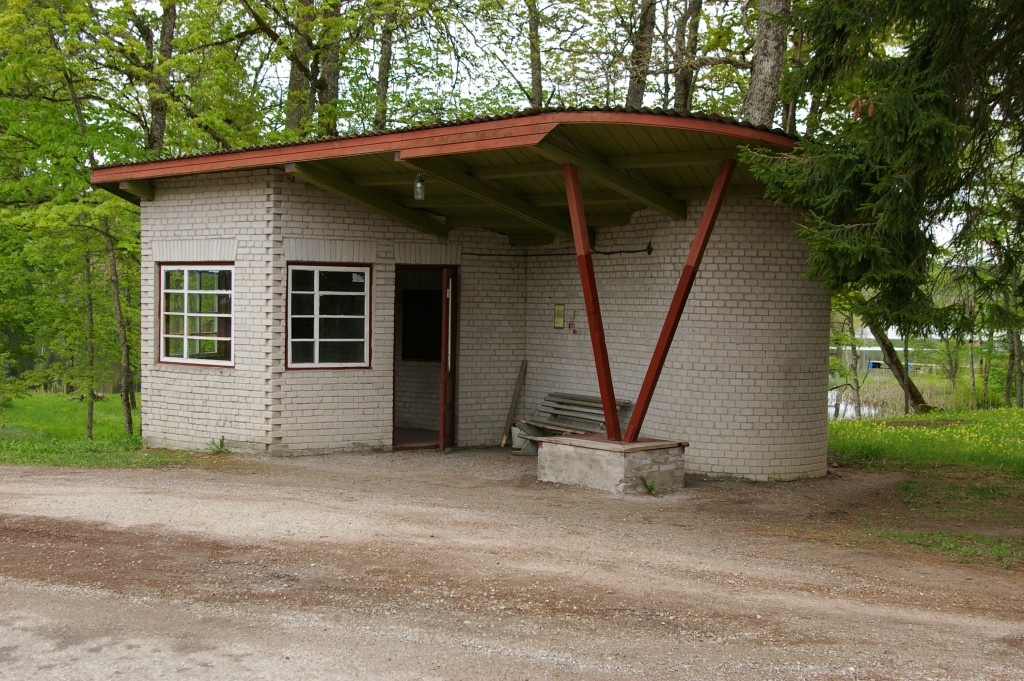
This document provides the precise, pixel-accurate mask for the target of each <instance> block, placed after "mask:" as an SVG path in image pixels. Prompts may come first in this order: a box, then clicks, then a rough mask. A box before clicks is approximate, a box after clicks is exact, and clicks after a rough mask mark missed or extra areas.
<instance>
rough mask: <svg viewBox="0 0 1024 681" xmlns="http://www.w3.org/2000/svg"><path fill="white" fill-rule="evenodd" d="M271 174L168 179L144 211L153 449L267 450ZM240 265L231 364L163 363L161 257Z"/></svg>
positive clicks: (145, 356)
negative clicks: (220, 444) (218, 444)
mask: <svg viewBox="0 0 1024 681" xmlns="http://www.w3.org/2000/svg"><path fill="white" fill-rule="evenodd" d="M270 180H271V178H270V175H269V174H268V173H266V172H263V171H254V172H240V173H233V174H231V175H224V176H218V177H217V180H216V182H209V181H202V180H200V181H197V180H195V179H191V178H185V179H177V180H164V181H160V182H159V183H158V185H157V192H156V197H155V199H154V200H153V201H151V202H144V204H143V210H142V263H143V266H142V298H141V303H142V354H141V360H142V424H143V435H144V437H145V439H146V442H147V443H148V444H149V445H150V446H158V447H183V448H197V449H202V448H205V447H207V446H208V445H209V444H210V443H211V442H212V441H219V439H220V438H221V437H223V438H224V440H225V443H226V445H227V446H228V447H229V448H231V449H233V450H248V451H261V452H262V451H267V449H268V448H269V446H270V444H271V434H270V430H271V429H270V411H269V408H270V403H271V392H272V383H271V374H272V366H273V361H274V360H273V358H272V353H271V337H272V334H273V328H272V324H271V319H270V316H269V315H268V314H267V310H268V309H269V307H270V305H271V302H272V300H273V294H272V289H273V281H272V277H271V268H270V266H271V247H270V244H271V236H272V221H271V219H270V211H269V208H270V205H271V201H272V186H271V182H270ZM202 262H220V263H224V262H233V263H234V266H235V270H234V295H233V306H234V335H235V346H234V356H235V364H234V366H233V367H213V366H193V365H185V364H171V363H160V362H158V361H157V360H158V357H159V353H158V350H159V348H158V342H159V341H158V338H157V333H158V331H157V328H156V314H157V310H158V309H159V308H158V303H159V301H158V295H159V294H158V286H157V284H158V281H157V265H158V264H159V263H202Z"/></svg>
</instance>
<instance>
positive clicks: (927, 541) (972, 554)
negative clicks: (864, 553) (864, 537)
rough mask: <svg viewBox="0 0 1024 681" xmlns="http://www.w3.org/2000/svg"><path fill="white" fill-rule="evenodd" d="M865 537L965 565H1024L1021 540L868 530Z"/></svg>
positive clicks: (1013, 566)
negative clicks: (920, 549)
mask: <svg viewBox="0 0 1024 681" xmlns="http://www.w3.org/2000/svg"><path fill="white" fill-rule="evenodd" d="M867 534H868V535H869V536H872V537H877V538H879V539H885V540H889V541H896V542H899V543H902V544H910V545H911V546H917V547H920V548H923V549H927V550H930V551H938V552H940V553H944V554H947V555H951V556H955V557H956V558H957V559H958V560H961V561H964V562H973V561H975V560H981V561H992V562H996V563H999V564H1000V565H1002V566H1003V567H1005V568H1016V567H1020V566H1022V565H1024V537H1007V536H992V535H986V534H980V533H977V532H944V531H940V532H923V531H908V530H871V531H868V532H867Z"/></svg>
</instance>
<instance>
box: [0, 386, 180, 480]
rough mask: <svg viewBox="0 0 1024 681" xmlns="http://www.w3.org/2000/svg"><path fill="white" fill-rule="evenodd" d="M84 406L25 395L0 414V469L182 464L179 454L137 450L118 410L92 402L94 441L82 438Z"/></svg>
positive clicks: (105, 402)
mask: <svg viewBox="0 0 1024 681" xmlns="http://www.w3.org/2000/svg"><path fill="white" fill-rule="evenodd" d="M84 411H85V405H84V403H83V402H82V401H79V400H75V399H72V398H71V397H69V396H67V395H59V394H48V393H39V392H36V393H30V394H28V395H26V396H23V397H19V398H18V399H15V400H14V402H13V403H12V404H11V406H10V408H8V409H7V410H5V411H3V412H2V413H0V464H4V465H25V466H74V467H88V468H139V467H145V468H151V467H155V466H165V465H168V464H176V463H183V462H185V461H186V460H187V455H185V454H183V453H181V452H164V451H160V452H154V451H140V450H139V446H140V442H139V439H138V438H137V437H133V436H125V435H124V434H123V433H122V432H121V430H120V422H119V421H120V405H119V404H118V403H117V401H116V400H112V399H105V400H100V401H99V402H97V403H96V437H95V439H93V440H88V439H86V438H85V437H84V434H83V428H82V425H81V424H82V422H83V414H84Z"/></svg>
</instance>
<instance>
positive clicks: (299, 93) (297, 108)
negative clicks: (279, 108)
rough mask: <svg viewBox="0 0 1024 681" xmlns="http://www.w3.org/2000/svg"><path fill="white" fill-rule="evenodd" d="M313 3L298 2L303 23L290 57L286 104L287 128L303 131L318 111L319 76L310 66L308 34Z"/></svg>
mask: <svg viewBox="0 0 1024 681" xmlns="http://www.w3.org/2000/svg"><path fill="white" fill-rule="evenodd" d="M312 8H313V0H299V2H298V8H297V9H298V13H299V16H300V17H302V18H303V19H305V20H303V19H300V20H299V21H298V22H297V23H298V25H297V26H296V27H295V29H294V33H293V35H292V40H293V41H294V47H293V49H292V50H291V53H290V54H289V55H288V62H289V69H288V96H287V99H286V100H285V104H284V114H285V128H287V129H288V130H294V131H301V130H302V128H303V125H305V123H306V122H307V121H309V120H310V119H312V117H313V112H314V111H315V110H316V87H317V82H316V81H317V80H318V79H319V76H318V74H317V73H315V72H314V70H313V69H312V68H310V66H311V62H310V57H311V55H312V52H313V46H312V44H311V43H310V38H309V34H308V33H307V31H308V29H309V24H310V20H309V17H310V14H311V12H312V11H313V10H312Z"/></svg>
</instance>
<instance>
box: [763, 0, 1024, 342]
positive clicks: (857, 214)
mask: <svg viewBox="0 0 1024 681" xmlns="http://www.w3.org/2000/svg"><path fill="white" fill-rule="evenodd" d="M1010 5H1013V6H1015V8H1011V7H1010ZM795 16H796V19H797V23H798V26H799V28H800V29H801V30H802V31H803V32H804V34H805V36H806V39H807V41H808V44H809V45H810V47H811V48H812V49H811V56H810V59H809V60H808V61H807V63H806V64H804V65H803V66H802V67H800V68H799V69H797V70H796V71H795V72H794V73H793V74H792V78H791V79H790V81H789V88H790V91H789V93H788V94H789V96H791V97H794V98H797V97H803V96H804V95H805V94H810V95H811V97H812V99H813V100H814V102H815V105H816V109H817V113H816V117H815V118H813V119H812V120H811V121H810V129H809V131H808V135H807V137H806V138H805V139H803V140H801V142H800V143H799V144H798V146H797V150H796V152H795V153H793V154H784V155H780V156H770V155H766V154H755V153H750V154H748V155H747V159H748V160H749V161H751V162H752V163H753V165H754V167H755V172H756V174H757V175H758V177H759V178H760V179H762V180H763V181H764V182H765V183H766V185H767V187H768V192H769V195H770V196H771V197H772V198H775V199H778V200H783V201H786V202H788V203H790V204H792V205H794V206H795V207H797V208H799V209H800V210H801V211H803V212H804V213H805V214H806V218H805V220H804V221H803V224H802V228H801V234H802V236H803V237H804V238H805V239H806V240H807V241H808V242H809V243H810V244H811V274H812V276H814V277H816V278H820V279H821V280H823V281H824V282H826V284H827V285H828V286H829V287H830V288H831V289H832V290H833V291H844V290H856V291H863V292H866V293H867V296H866V302H867V306H866V307H865V309H864V310H862V313H864V314H868V315H871V316H874V317H876V318H880V319H885V320H886V321H887V323H888V324H891V325H896V326H899V327H901V328H903V329H904V330H910V329H914V328H922V327H923V326H927V325H929V324H930V323H932V320H931V318H930V316H929V315H927V314H922V312H923V311H926V310H927V308H928V302H929V299H928V296H927V295H926V293H925V292H924V291H923V289H922V286H923V285H924V283H925V282H926V280H927V277H928V275H929V273H930V272H931V258H932V257H933V256H934V255H935V253H936V250H935V245H934V239H933V229H934V227H935V225H937V224H938V223H939V222H941V221H942V220H944V219H948V218H949V217H950V216H952V215H955V214H957V213H958V212H961V211H962V210H963V207H964V199H965V192H967V191H968V190H969V189H970V188H971V187H972V186H973V183H975V182H977V181H978V179H979V178H984V177H986V176H987V175H988V171H989V168H991V167H993V166H995V167H998V166H999V165H1000V164H1001V163H1002V162H1003V161H1005V160H1006V159H1007V158H1009V157H1011V156H1012V155H1013V154H1014V153H1016V151H1019V149H1020V148H1021V146H1020V144H1019V141H1020V137H1019V135H1018V134H1017V132H1015V130H1016V128H1015V126H1016V123H1012V121H1017V120H1020V114H1021V113H1024V111H1022V110H1021V109H1020V106H1021V105H1022V103H1024V99H1022V98H1020V96H1019V91H1018V92H1014V91H1012V90H1011V89H1010V88H1009V87H1006V86H1007V84H1010V83H1012V84H1015V85H1020V84H1021V80H1022V76H1021V68H1020V66H1021V64H1020V59H1021V58H1020V50H1019V49H1018V48H1019V47H1021V43H1022V42H1024V37H1022V36H1024V31H1022V30H1021V29H1022V27H1024V11H1022V10H1021V9H1020V7H1019V3H976V2H971V1H970V0H956V1H955V2H937V1H935V0H909V1H905V2H887V1H884V0H871V1H869V2H858V3H848V2H843V1H841V0H816V1H815V2H809V3H804V4H802V5H800V6H799V7H798V9H797V12H796V15H795ZM993 53H995V54H998V55H1000V57H999V58H998V59H992V58H991V56H992V54H993ZM1011 53H1012V54H1013V55H1015V56H1012V57H1011V56H1010V54H1011ZM1010 107H1017V108H1016V109H1011V108H1010ZM1000 139H1016V140H1017V142H1018V143H1017V144H1015V145H1010V146H1006V145H1005V144H1000V143H999V140H1000ZM968 200H969V199H968Z"/></svg>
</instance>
